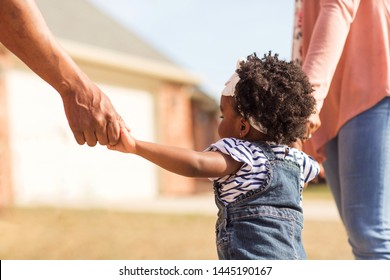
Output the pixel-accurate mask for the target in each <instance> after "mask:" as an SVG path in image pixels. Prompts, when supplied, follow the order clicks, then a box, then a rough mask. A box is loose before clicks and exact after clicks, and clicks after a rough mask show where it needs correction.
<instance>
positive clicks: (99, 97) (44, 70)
mask: <svg viewBox="0 0 390 280" xmlns="http://www.w3.org/2000/svg"><path fill="white" fill-rule="evenodd" d="M0 42H1V43H3V45H4V46H6V47H7V48H8V49H9V50H10V51H11V52H13V53H14V54H15V55H16V56H17V57H19V58H20V59H21V60H22V61H23V62H24V63H25V64H26V65H27V66H28V67H30V68H31V69H32V70H33V71H34V72H35V73H36V74H38V75H39V76H40V77H41V78H42V79H43V80H45V81H46V82H47V83H49V84H50V85H51V86H52V87H53V88H54V89H55V90H56V91H57V92H58V93H59V94H60V95H61V98H62V101H63V104H64V109H65V114H66V117H67V119H68V122H69V126H70V128H71V130H72V132H73V134H74V137H75V139H76V141H77V143H78V144H80V145H82V144H84V143H85V142H86V143H87V144H88V145H89V146H95V145H96V143H97V141H99V143H100V144H101V145H106V144H108V143H109V144H116V143H117V142H118V139H119V122H120V121H121V118H120V116H119V115H118V113H117V112H116V111H115V109H114V107H113V105H112V104H111V101H110V100H109V98H108V97H107V96H106V95H105V94H104V93H103V92H102V91H101V90H100V89H99V88H98V87H97V86H96V85H95V84H94V83H93V82H92V81H91V80H90V79H89V78H88V77H87V75H86V74H85V73H83V71H82V70H81V69H80V68H79V67H78V66H77V65H76V63H75V62H74V61H73V60H72V59H71V58H70V56H69V55H68V54H67V53H66V52H65V51H64V50H63V49H62V47H61V46H60V45H59V44H58V42H57V41H56V40H55V38H54V36H53V34H52V33H51V32H50V30H49V28H48V27H47V25H46V22H45V21H44V19H43V17H42V15H41V13H40V11H39V9H38V7H37V6H36V4H35V2H34V1H33V0H0Z"/></svg>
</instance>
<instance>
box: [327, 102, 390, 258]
mask: <svg viewBox="0 0 390 280" xmlns="http://www.w3.org/2000/svg"><path fill="white" fill-rule="evenodd" d="M326 156H327V160H326V161H325V162H324V168H325V173H326V178H327V181H328V183H329V185H330V188H331V191H332V194H333V196H334V198H335V201H336V205H337V208H338V210H339V214H340V216H341V219H342V221H343V223H344V225H345V227H346V229H347V233H348V237H349V243H350V244H351V247H352V250H353V253H354V255H355V257H356V259H390V97H387V98H385V99H383V100H382V101H381V102H379V103H378V104H376V105H375V106H374V107H373V108H371V109H369V110H368V111H365V112H363V113H361V114H360V115H358V116H356V117H355V118H353V119H351V120H350V121H348V122H347V123H346V124H345V125H344V126H343V127H342V128H341V129H340V131H339V133H338V135H337V137H336V138H334V139H332V140H331V141H330V142H328V143H327V145H326Z"/></svg>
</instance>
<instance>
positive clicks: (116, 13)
mask: <svg viewBox="0 0 390 280" xmlns="http://www.w3.org/2000/svg"><path fill="white" fill-rule="evenodd" d="M89 1H90V2H92V3H94V4H96V6H97V7H98V8H100V9H102V10H103V11H104V12H106V13H107V14H108V15H111V16H113V17H114V18H115V19H116V20H117V21H118V22H120V23H121V24H123V25H124V26H126V27H127V28H129V29H130V30H131V31H133V32H134V33H136V34H137V35H138V36H139V37H140V38H142V39H144V40H145V41H146V42H148V43H150V44H151V45H152V46H154V47H155V48H157V49H158V50H159V51H160V52H162V53H163V54H165V55H166V56H167V57H168V58H170V59H171V61H173V62H174V63H176V64H178V65H180V66H181V67H183V68H184V69H186V70H188V71H190V72H191V73H193V74H195V75H197V76H199V77H200V80H201V88H202V89H203V90H204V91H205V92H206V93H207V94H209V95H210V96H212V97H215V98H216V99H217V98H219V94H220V92H221V90H222V88H223V86H224V83H225V82H226V80H227V79H228V78H229V77H230V76H231V74H232V73H233V71H234V70H235V65H236V61H237V59H238V58H240V57H246V56H247V55H249V54H252V53H253V52H256V53H257V55H258V56H263V54H265V53H268V51H272V52H273V53H278V54H279V57H280V58H283V59H287V60H290V59H291V49H292V33H293V16H294V2H295V1H294V0H110V1H106V0H89Z"/></svg>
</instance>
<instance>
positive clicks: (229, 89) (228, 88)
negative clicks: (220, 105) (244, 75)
mask: <svg viewBox="0 0 390 280" xmlns="http://www.w3.org/2000/svg"><path fill="white" fill-rule="evenodd" d="M243 61H246V59H245V58H240V59H238V61H237V64H236V69H238V68H240V65H241V62H243ZM239 80H240V77H239V76H238V74H237V72H236V71H234V73H233V75H232V76H231V77H230V78H229V80H227V82H226V83H225V87H224V89H223V90H222V92H221V95H223V96H232V97H233V96H234V95H235V91H236V85H237V83H238V81H239ZM243 117H244V116H243ZM248 121H249V123H250V125H251V126H252V127H253V128H254V129H256V130H258V131H260V132H261V133H264V134H267V129H266V128H265V127H263V126H262V125H261V124H260V123H259V122H257V121H256V120H255V119H253V118H252V117H249V119H248Z"/></svg>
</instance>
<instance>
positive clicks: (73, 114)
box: [61, 82, 125, 147]
mask: <svg viewBox="0 0 390 280" xmlns="http://www.w3.org/2000/svg"><path fill="white" fill-rule="evenodd" d="M61 97H62V100H63V103H64V109H65V114H66V117H67V119H68V122H69V126H70V128H71V130H72V132H73V135H74V137H75V139H76V141H77V143H78V144H80V145H83V144H84V143H87V144H88V146H91V147H93V146H95V145H96V143H97V142H99V144H100V145H107V144H110V145H115V144H117V143H118V141H119V136H120V123H122V124H123V125H124V126H125V124H124V123H123V120H122V118H121V117H120V115H119V114H118V113H117V112H116V111H115V109H114V107H113V105H112V104H111V101H110V99H109V98H108V97H107V96H106V95H105V94H104V93H103V92H102V91H101V90H100V89H99V88H98V87H97V86H96V85H95V84H94V83H92V82H90V84H89V85H87V86H86V87H84V88H77V89H74V90H72V92H68V93H66V94H62V95H61Z"/></svg>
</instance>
